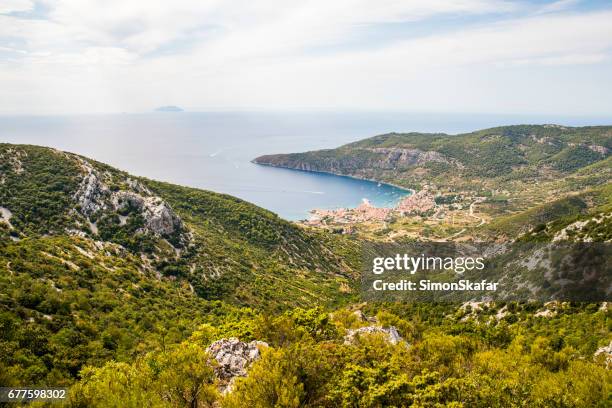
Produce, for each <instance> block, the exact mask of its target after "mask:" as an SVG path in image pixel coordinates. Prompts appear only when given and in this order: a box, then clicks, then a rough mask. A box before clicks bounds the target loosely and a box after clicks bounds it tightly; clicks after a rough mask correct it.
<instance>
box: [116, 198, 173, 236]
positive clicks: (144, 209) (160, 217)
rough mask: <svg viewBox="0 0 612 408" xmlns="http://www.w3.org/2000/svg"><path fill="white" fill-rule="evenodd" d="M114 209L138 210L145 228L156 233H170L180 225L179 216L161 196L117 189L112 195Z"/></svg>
mask: <svg viewBox="0 0 612 408" xmlns="http://www.w3.org/2000/svg"><path fill="white" fill-rule="evenodd" d="M112 203H113V206H114V209H115V210H119V211H121V210H125V209H126V208H128V207H129V208H132V209H135V210H137V211H138V212H140V213H141V214H142V216H143V218H144V219H145V225H146V227H147V229H148V230H149V231H151V232H153V233H154V234H156V235H162V236H163V235H171V234H173V233H175V232H176V231H178V230H179V229H180V228H181V226H182V223H181V220H180V218H179V217H178V216H177V215H176V214H175V213H174V212H173V211H172V209H171V208H170V206H169V205H168V204H166V202H165V201H163V200H162V199H161V198H159V197H156V196H152V197H143V196H141V195H140V194H137V193H134V192H131V191H119V192H117V193H114V194H113V195H112Z"/></svg>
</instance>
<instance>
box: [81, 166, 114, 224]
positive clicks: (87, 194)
mask: <svg viewBox="0 0 612 408" xmlns="http://www.w3.org/2000/svg"><path fill="white" fill-rule="evenodd" d="M83 162H85V161H84V160H83ZM85 163H86V162H85ZM83 168H84V169H85V172H86V173H85V176H84V177H83V179H82V180H81V183H80V185H79V188H78V190H77V192H76V193H75V195H74V199H75V200H76V202H77V203H78V205H79V207H80V212H81V213H82V214H83V215H85V216H87V217H89V216H90V215H92V214H94V213H96V212H98V211H102V210H105V209H106V208H107V204H106V198H107V197H108V195H109V193H110V192H109V190H108V188H107V187H106V186H105V185H104V183H102V182H101V181H100V178H99V176H98V174H97V172H95V171H94V170H93V168H92V167H91V165H89V164H88V163H87V165H84V166H83Z"/></svg>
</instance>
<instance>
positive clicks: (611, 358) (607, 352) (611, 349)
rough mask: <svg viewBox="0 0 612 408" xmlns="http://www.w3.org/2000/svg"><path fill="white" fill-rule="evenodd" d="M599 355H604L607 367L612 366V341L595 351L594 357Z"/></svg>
mask: <svg viewBox="0 0 612 408" xmlns="http://www.w3.org/2000/svg"><path fill="white" fill-rule="evenodd" d="M598 356H604V359H605V362H606V368H611V367H612V341H611V342H610V344H608V345H607V346H604V347H600V348H598V349H597V351H595V355H594V357H595V358H597V357H598Z"/></svg>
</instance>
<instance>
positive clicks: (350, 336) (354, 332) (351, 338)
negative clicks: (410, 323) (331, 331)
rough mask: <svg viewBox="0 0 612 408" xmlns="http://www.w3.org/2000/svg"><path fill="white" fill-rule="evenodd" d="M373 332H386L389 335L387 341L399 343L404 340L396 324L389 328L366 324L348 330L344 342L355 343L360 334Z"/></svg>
mask: <svg viewBox="0 0 612 408" xmlns="http://www.w3.org/2000/svg"><path fill="white" fill-rule="evenodd" d="M373 333H383V334H385V335H386V336H387V341H388V342H389V343H391V344H398V343H400V342H402V341H403V339H402V336H400V335H399V333H398V332H397V329H396V328H395V326H390V327H389V328H385V327H382V326H365V327H360V328H358V329H349V330H347V333H346V336H344V344H355V341H356V338H357V337H358V336H361V335H364V334H365V335H368V334H373Z"/></svg>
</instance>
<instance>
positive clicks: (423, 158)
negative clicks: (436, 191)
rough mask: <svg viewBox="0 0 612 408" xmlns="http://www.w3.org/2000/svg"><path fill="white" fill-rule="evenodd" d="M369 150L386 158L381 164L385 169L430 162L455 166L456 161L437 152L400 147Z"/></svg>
mask: <svg viewBox="0 0 612 408" xmlns="http://www.w3.org/2000/svg"><path fill="white" fill-rule="evenodd" d="M369 150H371V151H373V152H376V153H381V154H382V155H383V157H384V158H383V159H382V160H381V161H380V163H379V165H380V166H381V167H383V168H395V167H397V166H398V165H406V166H415V165H422V164H425V163H428V162H439V163H447V164H448V163H453V164H454V161H452V160H451V159H448V158H447V157H446V156H444V155H443V154H442V153H439V152H436V151H423V150H420V149H402V148H398V147H378V148H373V149H369Z"/></svg>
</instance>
